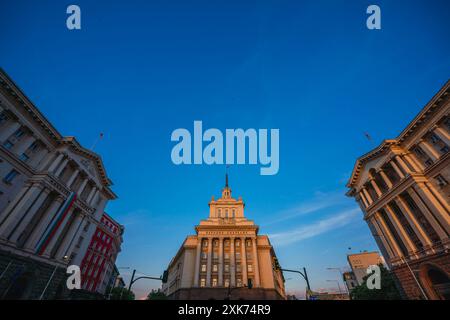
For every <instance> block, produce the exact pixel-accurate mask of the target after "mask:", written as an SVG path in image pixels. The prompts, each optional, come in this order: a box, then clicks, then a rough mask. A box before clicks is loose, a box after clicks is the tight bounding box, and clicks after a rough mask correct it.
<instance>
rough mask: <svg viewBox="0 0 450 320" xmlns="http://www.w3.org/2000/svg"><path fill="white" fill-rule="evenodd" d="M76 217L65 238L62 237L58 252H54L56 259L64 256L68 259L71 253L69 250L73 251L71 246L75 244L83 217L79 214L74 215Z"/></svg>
mask: <svg viewBox="0 0 450 320" xmlns="http://www.w3.org/2000/svg"><path fill="white" fill-rule="evenodd" d="M75 214H76V217H75V220H74V221H73V223H72V225H71V226H70V228H69V230H68V231H67V234H66V236H65V237H64V240H63V242H62V243H61V245H60V247H59V249H58V251H57V252H56V255H55V257H56V259H62V258H64V256H66V255H67V256H68V257H70V254H71V251H69V249H73V246H74V245H75V242H76V239H77V238H76V236H77V235H78V234H79V231H80V229H81V228H82V225H83V222H84V221H83V220H84V215H82V214H81V212H80V211H79V212H77V213H75Z"/></svg>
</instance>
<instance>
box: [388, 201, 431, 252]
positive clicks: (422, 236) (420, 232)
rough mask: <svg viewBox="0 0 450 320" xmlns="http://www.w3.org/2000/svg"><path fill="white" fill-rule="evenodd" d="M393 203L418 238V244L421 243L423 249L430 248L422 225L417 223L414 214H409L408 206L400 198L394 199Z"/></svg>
mask: <svg viewBox="0 0 450 320" xmlns="http://www.w3.org/2000/svg"><path fill="white" fill-rule="evenodd" d="M395 203H396V204H397V206H398V207H399V208H400V210H401V211H402V212H403V215H404V216H405V218H406V220H408V223H409V225H410V226H411V228H412V229H413V231H414V232H415V234H416V235H417V237H418V238H419V240H420V242H422V244H423V246H424V247H425V248H426V247H430V246H431V240H430V238H429V237H428V235H427V234H426V232H425V230H423V228H422V225H421V224H420V223H419V222H418V221H417V218H416V216H415V215H414V213H412V212H411V210H410V209H409V207H408V205H407V204H406V203H405V202H404V201H403V199H401V198H400V197H396V198H395Z"/></svg>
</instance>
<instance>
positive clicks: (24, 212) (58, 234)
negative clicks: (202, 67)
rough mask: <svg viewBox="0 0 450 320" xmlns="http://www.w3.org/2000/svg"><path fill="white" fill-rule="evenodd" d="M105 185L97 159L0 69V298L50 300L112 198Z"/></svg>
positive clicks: (108, 183)
mask: <svg viewBox="0 0 450 320" xmlns="http://www.w3.org/2000/svg"><path fill="white" fill-rule="evenodd" d="M111 184H112V183H111V181H110V180H109V178H108V177H107V175H106V172H105V169H104V167H103V163H102V160H101V158H100V156H99V155H98V154H96V153H94V152H92V151H91V150H88V149H86V148H84V147H82V146H81V145H80V144H79V143H78V142H77V140H76V139H75V138H74V137H63V136H61V134H60V133H59V132H58V131H57V130H56V129H55V128H54V127H53V126H52V125H51V124H50V123H49V121H48V120H47V119H46V118H45V117H44V116H43V115H42V113H40V111H39V110H38V109H37V108H36V107H35V106H34V105H33V103H32V102H31V101H29V99H28V98H27V97H26V96H25V95H24V93H23V92H22V91H21V90H20V89H19V88H18V87H17V86H16V85H15V84H14V83H13V81H12V80H11V79H10V78H9V77H8V76H7V75H6V74H5V73H4V72H3V71H2V70H0V253H1V255H0V265H1V268H0V275H1V277H0V296H3V297H4V298H20V299H28V298H30V299H34V298H36V297H37V294H36V292H39V291H40V292H41V293H42V292H44V291H45V292H44V295H43V298H50V299H51V298H55V297H56V293H57V292H56V290H53V288H56V287H58V286H57V285H56V283H57V282H58V281H59V282H60V280H61V279H62V277H61V276H60V273H61V272H62V273H63V274H65V268H66V267H67V265H68V264H72V265H78V266H79V265H81V260H82V259H83V257H84V255H85V252H86V250H87V247H88V245H89V242H90V239H91V238H92V235H93V232H94V231H95V229H96V226H97V225H98V223H99V221H100V219H101V217H102V215H103V213H104V208H105V206H106V204H107V202H108V201H109V200H113V199H115V198H116V195H115V194H114V193H113V192H112V191H111V189H110V186H111ZM21 266H23V267H21ZM49 270H55V272H54V273H53V271H52V272H49ZM48 281H50V284H49V286H48V287H47V289H45V287H46V284H47V283H48ZM54 283H55V284H54ZM13 291H14V292H15V293H14V295H13V294H12V292H13ZM16 291H17V292H16ZM20 291H22V294H20Z"/></svg>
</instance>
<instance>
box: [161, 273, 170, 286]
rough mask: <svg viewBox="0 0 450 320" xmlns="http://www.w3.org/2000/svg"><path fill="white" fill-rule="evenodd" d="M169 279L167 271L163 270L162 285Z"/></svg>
mask: <svg viewBox="0 0 450 320" xmlns="http://www.w3.org/2000/svg"><path fill="white" fill-rule="evenodd" d="M168 277H169V271H167V270H164V273H163V276H162V283H167V278H168Z"/></svg>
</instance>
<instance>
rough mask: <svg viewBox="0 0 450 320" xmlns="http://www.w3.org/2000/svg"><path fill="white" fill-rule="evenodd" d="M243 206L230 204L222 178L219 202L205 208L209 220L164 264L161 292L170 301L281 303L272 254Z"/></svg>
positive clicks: (282, 293) (281, 279)
mask: <svg viewBox="0 0 450 320" xmlns="http://www.w3.org/2000/svg"><path fill="white" fill-rule="evenodd" d="M244 206H245V205H244V202H243V201H242V198H240V197H239V199H237V200H236V199H234V198H232V196H231V189H230V187H229V186H228V176H227V177H226V183H225V187H224V188H223V190H222V197H221V198H220V199H217V200H215V199H214V197H212V200H211V201H210V202H209V218H208V219H206V220H202V221H200V224H199V225H197V226H196V227H195V231H196V234H195V235H190V236H188V237H187V238H186V240H185V241H184V242H183V244H182V245H181V248H180V249H179V250H178V252H177V254H176V255H175V257H174V258H173V259H172V261H171V262H170V264H169V267H168V269H167V270H168V281H167V283H165V284H163V288H162V289H163V291H164V293H165V294H166V295H167V296H168V297H169V298H170V299H272V300H274V299H285V297H286V295H285V291H284V277H283V274H282V272H281V270H279V268H277V265H278V263H277V260H276V255H275V251H274V249H273V247H272V245H271V244H270V241H269V238H268V237H267V236H266V235H258V226H257V225H255V224H254V222H253V221H252V220H248V219H247V218H245V216H244Z"/></svg>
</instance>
